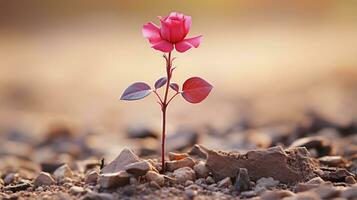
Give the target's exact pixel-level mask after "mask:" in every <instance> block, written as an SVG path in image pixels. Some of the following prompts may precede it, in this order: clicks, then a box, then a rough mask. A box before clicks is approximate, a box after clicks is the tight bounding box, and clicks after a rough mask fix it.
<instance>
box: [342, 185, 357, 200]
mask: <svg viewBox="0 0 357 200" xmlns="http://www.w3.org/2000/svg"><path fill="white" fill-rule="evenodd" d="M341 197H342V198H345V199H355V198H357V186H352V187H350V188H347V189H346V190H344V191H342V192H341Z"/></svg>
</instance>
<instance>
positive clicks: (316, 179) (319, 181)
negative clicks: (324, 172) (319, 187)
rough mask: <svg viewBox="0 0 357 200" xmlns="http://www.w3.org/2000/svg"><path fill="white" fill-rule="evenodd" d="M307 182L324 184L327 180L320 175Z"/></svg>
mask: <svg viewBox="0 0 357 200" xmlns="http://www.w3.org/2000/svg"><path fill="white" fill-rule="evenodd" d="M306 183H307V184H323V183H325V181H324V180H323V179H322V178H321V177H319V176H318V177H315V178H312V179H310V180H309V181H308V182H306Z"/></svg>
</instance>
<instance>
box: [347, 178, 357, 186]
mask: <svg viewBox="0 0 357 200" xmlns="http://www.w3.org/2000/svg"><path fill="white" fill-rule="evenodd" d="M345 182H346V183H348V184H351V185H353V184H356V179H355V178H353V176H346V178H345Z"/></svg>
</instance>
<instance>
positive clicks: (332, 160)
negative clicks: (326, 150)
mask: <svg viewBox="0 0 357 200" xmlns="http://www.w3.org/2000/svg"><path fill="white" fill-rule="evenodd" d="M319 162H320V163H321V164H323V165H327V166H330V167H338V166H340V165H344V164H345V163H346V160H345V159H343V158H342V157H341V156H323V157H321V158H319Z"/></svg>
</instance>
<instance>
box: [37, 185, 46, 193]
mask: <svg viewBox="0 0 357 200" xmlns="http://www.w3.org/2000/svg"><path fill="white" fill-rule="evenodd" d="M36 191H39V192H43V191H44V189H43V187H42V186H40V187H38V188H36Z"/></svg>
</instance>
